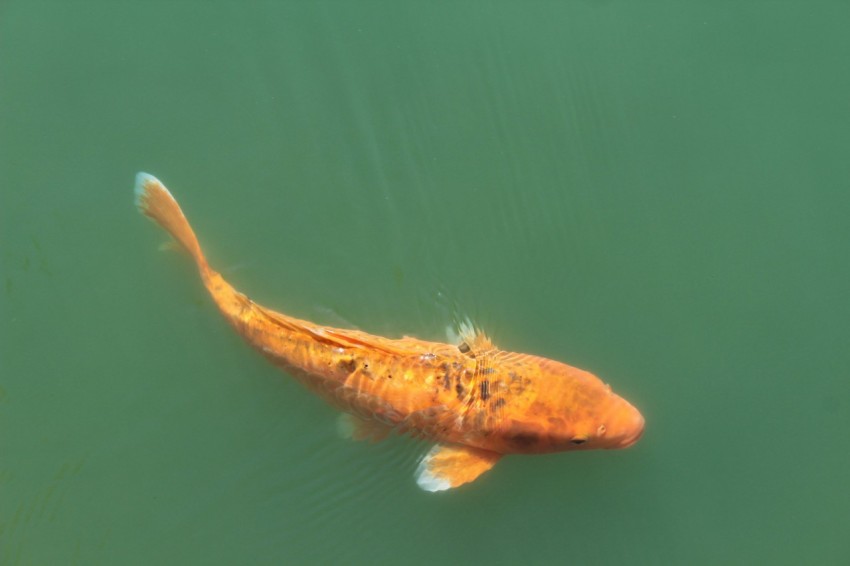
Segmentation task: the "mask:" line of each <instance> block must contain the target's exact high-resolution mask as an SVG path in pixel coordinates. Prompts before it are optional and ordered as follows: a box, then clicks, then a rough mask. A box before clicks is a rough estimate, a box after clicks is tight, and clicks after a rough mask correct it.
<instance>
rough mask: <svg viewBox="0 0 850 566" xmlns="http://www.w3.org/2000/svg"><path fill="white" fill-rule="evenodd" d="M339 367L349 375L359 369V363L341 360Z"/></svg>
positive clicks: (338, 363)
mask: <svg viewBox="0 0 850 566" xmlns="http://www.w3.org/2000/svg"><path fill="white" fill-rule="evenodd" d="M337 367H338V368H339V369H341V370H343V371H345V372H347V373H354V370H356V369H357V362H355V361H354V360H340V361H339V362H337Z"/></svg>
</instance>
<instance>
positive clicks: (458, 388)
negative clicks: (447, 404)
mask: <svg viewBox="0 0 850 566" xmlns="http://www.w3.org/2000/svg"><path fill="white" fill-rule="evenodd" d="M455 392H456V393H457V398H458V399H461V398H462V397H463V385H461V384H460V383H458V384H457V385H455Z"/></svg>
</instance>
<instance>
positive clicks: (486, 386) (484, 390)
mask: <svg viewBox="0 0 850 566" xmlns="http://www.w3.org/2000/svg"><path fill="white" fill-rule="evenodd" d="M489 398H490V382H489V381H487V380H486V379H485V380H484V381H482V382H481V400H482V401H486V400H487V399H489Z"/></svg>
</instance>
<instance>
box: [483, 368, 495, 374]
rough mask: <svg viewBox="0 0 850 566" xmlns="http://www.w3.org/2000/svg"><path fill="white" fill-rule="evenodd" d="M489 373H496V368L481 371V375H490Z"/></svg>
mask: <svg viewBox="0 0 850 566" xmlns="http://www.w3.org/2000/svg"><path fill="white" fill-rule="evenodd" d="M491 373H496V368H484V369H482V370H481V374H482V375H490V374H491Z"/></svg>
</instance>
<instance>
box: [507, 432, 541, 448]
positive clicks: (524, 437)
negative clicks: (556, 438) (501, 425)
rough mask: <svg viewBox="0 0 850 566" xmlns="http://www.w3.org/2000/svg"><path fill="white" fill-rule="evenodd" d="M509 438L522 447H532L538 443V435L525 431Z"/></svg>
mask: <svg viewBox="0 0 850 566" xmlns="http://www.w3.org/2000/svg"><path fill="white" fill-rule="evenodd" d="M508 440H510V441H511V442H513V443H514V444H515V445H517V446H519V447H520V448H530V447H531V446H534V445H535V444H537V437H536V436H534V435H533V434H525V433H520V434H515V435H513V436H511V437H510V438H509V439H508Z"/></svg>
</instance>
